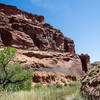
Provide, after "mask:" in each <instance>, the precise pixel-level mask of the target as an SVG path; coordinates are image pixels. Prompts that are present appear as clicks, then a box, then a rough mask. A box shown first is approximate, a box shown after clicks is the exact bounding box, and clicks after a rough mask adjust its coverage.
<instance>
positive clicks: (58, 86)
mask: <svg viewBox="0 0 100 100" xmlns="http://www.w3.org/2000/svg"><path fill="white" fill-rule="evenodd" d="M54 87H56V88H63V86H62V85H61V84H59V83H58V82H57V83H56V84H54Z"/></svg>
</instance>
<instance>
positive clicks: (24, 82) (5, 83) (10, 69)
mask: <svg viewBox="0 0 100 100" xmlns="http://www.w3.org/2000/svg"><path fill="white" fill-rule="evenodd" d="M15 54H16V49H14V48H10V47H8V48H5V49H4V50H2V51H0V87H2V88H3V89H6V90H14V91H15V90H29V89H30V88H31V82H32V74H33V71H32V69H29V70H27V71H26V70H24V69H23V68H22V67H21V65H20V64H19V62H14V63H11V64H10V62H11V61H12V59H13V58H14V56H15Z"/></svg>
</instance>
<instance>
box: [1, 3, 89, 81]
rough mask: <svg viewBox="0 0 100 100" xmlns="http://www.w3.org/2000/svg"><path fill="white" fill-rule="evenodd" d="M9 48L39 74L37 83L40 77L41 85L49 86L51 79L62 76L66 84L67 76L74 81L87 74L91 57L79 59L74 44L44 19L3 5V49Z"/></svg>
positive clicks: (26, 65)
mask: <svg viewBox="0 0 100 100" xmlns="http://www.w3.org/2000/svg"><path fill="white" fill-rule="evenodd" d="M7 46H11V47H14V48H16V49H17V55H16V58H15V59H17V60H18V61H19V62H20V63H21V64H22V65H23V67H24V68H26V69H27V68H29V67H33V68H34V69H35V71H38V72H39V73H37V72H36V74H35V77H34V79H33V80H34V81H36V80H37V77H38V81H39V80H41V81H42V82H47V79H48V78H49V79H50V80H49V81H50V82H51V81H52V80H54V79H55V78H57V76H59V77H62V74H63V78H64V80H66V78H68V77H69V76H68V77H67V75H70V77H69V78H73V76H76V75H80V76H81V75H83V73H84V71H85V70H87V63H88V61H87V60H86V59H87V57H86V56H84V57H83V56H81V55H80V56H79V55H77V54H76V53H75V48H74V42H73V40H71V39H70V38H68V37H65V36H64V35H63V34H62V33H61V31H60V30H58V29H55V28H53V27H52V26H51V25H49V24H47V23H44V17H43V16H38V15H33V14H30V13H27V12H24V11H22V10H19V9H17V8H16V7H14V6H8V5H4V4H0V49H2V48H4V47H7ZM84 65H85V66H84ZM85 68H86V69H85ZM43 73H45V75H44V74H43ZM49 73H50V74H49ZM55 73H59V75H58V74H56V75H55ZM43 75H44V76H43ZM46 75H47V76H46ZM64 75H65V76H64ZM52 77H54V78H53V79H52ZM61 80H62V78H61ZM61 80H60V81H61ZM74 80H75V78H74ZM63 82H64V81H63Z"/></svg>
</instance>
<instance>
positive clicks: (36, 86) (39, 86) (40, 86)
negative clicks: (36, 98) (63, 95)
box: [34, 83, 43, 88]
mask: <svg viewBox="0 0 100 100" xmlns="http://www.w3.org/2000/svg"><path fill="white" fill-rule="evenodd" d="M42 87H43V85H42V84H41V83H37V84H35V86H34V88H42Z"/></svg>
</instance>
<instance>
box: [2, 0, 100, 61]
mask: <svg viewBox="0 0 100 100" xmlns="http://www.w3.org/2000/svg"><path fill="white" fill-rule="evenodd" d="M0 3H4V4H10V5H15V6H17V7H18V8H20V9H22V10H25V11H28V12H31V13H33V14H39V15H43V16H45V22H47V23H49V24H51V25H52V26H54V27H55V28H57V29H60V30H61V31H62V32H63V33H64V35H65V36H68V37H70V38H71V39H73V40H74V42H75V49H76V52H77V53H78V54H81V53H87V54H89V55H90V56H91V62H93V61H100V47H99V44H100V0H0Z"/></svg>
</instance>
